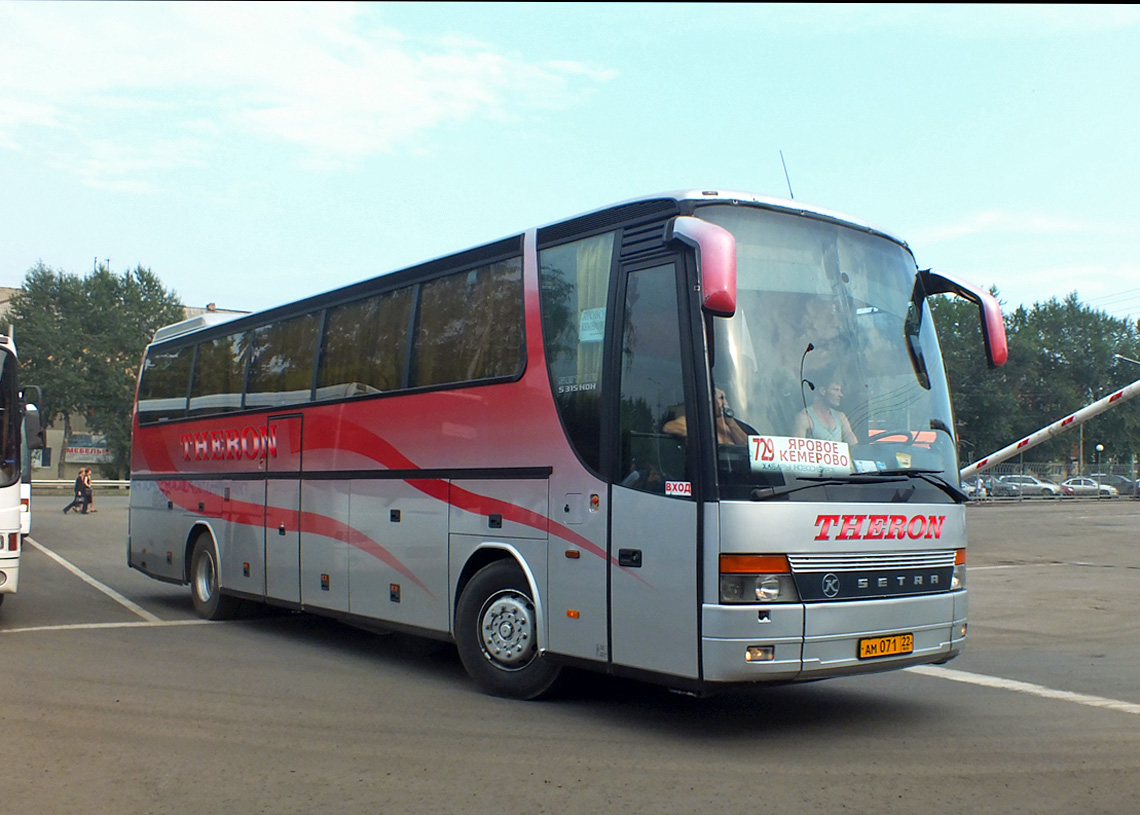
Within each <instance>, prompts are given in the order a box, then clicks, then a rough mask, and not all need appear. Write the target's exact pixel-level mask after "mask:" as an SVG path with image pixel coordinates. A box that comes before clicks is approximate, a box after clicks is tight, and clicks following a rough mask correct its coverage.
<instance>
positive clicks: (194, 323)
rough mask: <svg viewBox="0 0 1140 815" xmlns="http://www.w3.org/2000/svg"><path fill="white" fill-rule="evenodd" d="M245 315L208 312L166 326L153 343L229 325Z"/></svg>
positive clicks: (155, 334) (161, 329)
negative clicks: (212, 327) (204, 329)
mask: <svg viewBox="0 0 1140 815" xmlns="http://www.w3.org/2000/svg"><path fill="white" fill-rule="evenodd" d="M244 316H245V314H236V313H235V314H218V313H215V312H208V313H206V314H199V315H198V316H197V317H190V318H188V319H185V320H182V321H181V322H177V323H173V324H171V325H165V326H163V327H162V328H160V329H158V331H155V332H154V339H153V340H151V341H152V342H161V341H162V340H169V339H171V338H172V337H179V336H181V335H183V334H189V333H190V332H191V331H198V330H200V329H203V328H209V327H210V326H212V325H220V324H221V323H227V322H229V321H230V320H232V319H234V318H236V317H244Z"/></svg>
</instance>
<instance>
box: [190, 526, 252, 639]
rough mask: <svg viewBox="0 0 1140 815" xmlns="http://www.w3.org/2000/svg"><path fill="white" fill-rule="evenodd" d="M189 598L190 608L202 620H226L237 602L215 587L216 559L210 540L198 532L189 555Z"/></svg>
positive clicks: (232, 613)
mask: <svg viewBox="0 0 1140 815" xmlns="http://www.w3.org/2000/svg"><path fill="white" fill-rule="evenodd" d="M190 597H191V598H192V599H193V601H194V611H195V612H197V614H198V616H199V617H201V618H202V619H204V620H229V619H232V618H233V616H234V615H235V614H237V610H238V606H239V605H240V604H241V601H240V600H238V599H237V598H235V597H228V596H226V595H224V594H222V592H221V589H220V588H219V586H218V561H217V555H216V554H215V552H214V541H213V539H212V538H211V537H210V536H209V535H207V534H202V535H199V536H198V538H197V539H196V540H195V541H194V548H193V550H192V551H191V554H190Z"/></svg>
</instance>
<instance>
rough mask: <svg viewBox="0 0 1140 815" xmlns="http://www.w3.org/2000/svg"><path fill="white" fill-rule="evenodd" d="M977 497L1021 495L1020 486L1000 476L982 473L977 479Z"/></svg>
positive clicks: (1014, 496) (1012, 496)
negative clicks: (995, 476) (1003, 479)
mask: <svg viewBox="0 0 1140 815" xmlns="http://www.w3.org/2000/svg"><path fill="white" fill-rule="evenodd" d="M977 490H978V492H979V493H980V494H979V495H978V496H977V497H978V498H1017V497H1018V496H1019V495H1021V487H1020V486H1019V485H1017V484H1010V483H1007V482H1005V481H1002V480H1001V479H1000V478H994V477H993V476H989V475H983V476H979V477H978V479H977Z"/></svg>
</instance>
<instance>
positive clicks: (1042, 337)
mask: <svg viewBox="0 0 1140 815" xmlns="http://www.w3.org/2000/svg"><path fill="white" fill-rule="evenodd" d="M994 294H995V295H996V292H994ZM932 310H933V312H934V317H935V324H936V325H937V326H938V331H939V339H940V340H941V342H942V347H943V354H944V357H945V359H946V370H947V375H948V377H949V379H950V385H951V394H952V397H953V401H954V412H955V420H956V422H957V424H958V432H959V437H960V439H961V440H962V441H963V444H964V446H965V449H963V450H962V457H963V459H966V458H970V459H975V458H979V457H981V456H984V455H987V454H989V453H992V452H994V451H996V450H998V449H1000V448H1002V447H1004V446H1006V445H1008V444H1012V443H1013V442H1015V441H1017V440H1018V439H1020V438H1023V437H1025V436H1028V435H1029V434H1030V433H1033V432H1034V431H1036V430H1039V429H1041V428H1042V427H1045V426H1047V425H1049V424H1051V423H1053V422H1055V421H1057V420H1058V419H1061V418H1064V417H1065V416H1066V415H1068V414H1070V413H1072V412H1074V411H1076V410H1079V409H1080V408H1082V407H1084V406H1085V405H1088V404H1090V403H1092V402H1094V401H1096V400H1097V399H1100V398H1102V397H1104V396H1107V395H1109V394H1111V393H1112V392H1114V391H1116V390H1118V389H1119V388H1121V387H1123V386H1124V385H1127V384H1129V383H1130V382H1132V381H1135V380H1136V379H1138V378H1140V366H1136V365H1131V364H1130V363H1127V362H1122V361H1121V360H1119V359H1117V357H1116V354H1123V355H1125V356H1128V357H1132V358H1137V357H1136V356H1135V355H1136V353H1137V348H1138V346H1140V333H1138V326H1137V324H1136V323H1135V322H1129V321H1126V320H1120V319H1116V318H1114V317H1110V316H1109V315H1107V314H1105V313H1104V312H1101V311H1097V310H1095V309H1093V308H1090V307H1089V306H1087V305H1084V304H1082V303H1081V302H1080V300H1079V299H1078V298H1077V295H1076V293H1073V294H1070V295H1069V296H1067V297H1066V298H1064V300H1058V299H1057V298H1053V299H1051V300H1049V301H1048V302H1045V303H1035V304H1034V305H1033V307H1032V308H1029V309H1027V308H1025V307H1023V306H1022V307H1019V308H1017V309H1016V310H1014V311H1013V312H1011V313H1008V314H1006V315H1005V326H1006V337H1007V340H1008V342H1009V361H1008V362H1007V363H1006V364H1005V365H1004V366H1003V367H1002V368H1000V369H998V370H997V371H989V370H987V369H986V365H985V361H984V360H983V358H982V354H981V350H980V349H981V334H980V328H979V324H978V318H977V310H976V309H975V308H974V307H973V306H972V305H970V304H968V303H965V302H963V301H960V300H951V299H946V298H941V297H939V298H935V300H934V302H933V303H932ZM1083 437H1084V438H1085V440H1086V444H1085V449H1084V459H1085V465H1084V466H1085V469H1086V470H1087V468H1088V465H1089V464H1090V463H1091V461H1092V456H1091V455H1090V451H1091V450H1092V449H1093V447H1094V446H1095V444H1097V443H1101V444H1104V446H1105V458H1106V459H1113V460H1115V461H1116V462H1118V463H1120V464H1124V463H1127V464H1130V463H1131V460H1132V456H1133V455H1135V454H1137V453H1140V403H1126V404H1124V405H1121V406H1120V407H1117V408H1113V409H1110V410H1108V411H1107V412H1105V413H1103V414H1101V415H1100V416H1098V417H1097V418H1095V419H1092V420H1091V421H1089V422H1088V423H1087V424H1086V425H1085V426H1084V429H1083ZM1081 438H1082V431H1081V430H1079V429H1073V430H1071V431H1068V432H1066V433H1063V434H1061V435H1058V436H1056V437H1054V438H1053V439H1051V440H1049V441H1048V442H1045V443H1044V444H1042V445H1040V446H1039V447H1037V448H1034V451H1033V454H1032V455H1033V458H1034V459H1036V460H1039V461H1040V460H1056V461H1069V460H1075V459H1076V458H1079V457H1080V454H1081V447H1080V439H1081Z"/></svg>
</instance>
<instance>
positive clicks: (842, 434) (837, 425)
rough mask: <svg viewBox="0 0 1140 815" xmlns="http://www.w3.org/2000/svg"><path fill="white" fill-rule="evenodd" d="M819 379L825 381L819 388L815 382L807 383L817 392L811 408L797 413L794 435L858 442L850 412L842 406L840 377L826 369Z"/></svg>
mask: <svg viewBox="0 0 1140 815" xmlns="http://www.w3.org/2000/svg"><path fill="white" fill-rule="evenodd" d="M818 381H819V382H820V383H826V384H825V385H824V386H823V387H822V388H818V389H817V388H816V387H815V385H814V384H812V383H811V382H808V384H809V385H811V387H812V390H814V391H815V401H813V402H812V405H811V407H808V408H804V409H803V410H801V411H800V412H799V413H798V414H797V415H796V422H795V425H794V427H793V428H792V435H793V436H798V437H800V438H805V439H822V440H824V441H843V442H847V443H848V444H858V443H859V439H858V437H857V436H856V435H855V431H854V430H852V429H851V422H849V421H848V420H847V414H846V413H844V412H843V411H841V410H840V409H839V405H840V403H841V402H842V401H843V385H842V383H841V382H840V381H839V377H838V376H837V375H835V374H834V373H832V372H826V374H825V375H824V376H821V377H819V379H818Z"/></svg>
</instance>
